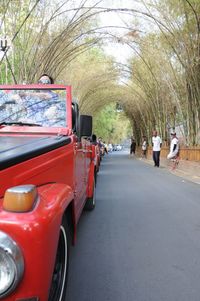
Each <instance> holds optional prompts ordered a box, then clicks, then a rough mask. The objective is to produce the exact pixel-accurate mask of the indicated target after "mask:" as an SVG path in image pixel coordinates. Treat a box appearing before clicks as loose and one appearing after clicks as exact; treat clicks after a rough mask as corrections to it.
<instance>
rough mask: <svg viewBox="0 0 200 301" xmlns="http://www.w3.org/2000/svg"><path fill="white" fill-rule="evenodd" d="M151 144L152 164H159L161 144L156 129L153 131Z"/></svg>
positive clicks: (157, 165) (156, 165)
mask: <svg viewBox="0 0 200 301" xmlns="http://www.w3.org/2000/svg"><path fill="white" fill-rule="evenodd" d="M152 146H153V161H154V166H155V167H159V166H160V150H161V146H162V139H161V138H160V137H159V136H158V133H157V131H153V137H152Z"/></svg>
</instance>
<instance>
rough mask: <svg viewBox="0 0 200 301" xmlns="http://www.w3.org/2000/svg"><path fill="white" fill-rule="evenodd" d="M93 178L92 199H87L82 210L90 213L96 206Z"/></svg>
mask: <svg viewBox="0 0 200 301" xmlns="http://www.w3.org/2000/svg"><path fill="white" fill-rule="evenodd" d="M95 186H96V184H95V176H94V179H93V194H92V197H91V198H88V199H87V201H86V203H85V207H84V209H85V210H87V211H91V210H93V209H94V208H95V205H96V189H95Z"/></svg>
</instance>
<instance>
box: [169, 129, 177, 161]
mask: <svg viewBox="0 0 200 301" xmlns="http://www.w3.org/2000/svg"><path fill="white" fill-rule="evenodd" d="M171 137H172V139H171V143H170V151H169V154H168V155H167V159H176V157H177V156H178V153H179V141H178V138H177V137H176V133H171Z"/></svg>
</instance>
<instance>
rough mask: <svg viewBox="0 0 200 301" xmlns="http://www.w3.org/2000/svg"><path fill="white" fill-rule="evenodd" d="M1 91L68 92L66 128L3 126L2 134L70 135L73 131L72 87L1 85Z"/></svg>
mask: <svg viewBox="0 0 200 301" xmlns="http://www.w3.org/2000/svg"><path fill="white" fill-rule="evenodd" d="M0 90H10V91H13V90H27V91H29V90H44V91H45V90H52V91H53V90H65V91H66V124H67V126H66V127H50V126H49V127H44V126H39V127H38V126H26V125H25V126H19V125H1V126H0V133H1V132H19V128H20V132H31V133H32V132H36V133H42V132H44V133H47V132H48V133H61V132H62V133H69V132H70V131H71V129H72V110H71V106H72V95H71V86H65V85H55V84H51V85H43V84H32V85H0Z"/></svg>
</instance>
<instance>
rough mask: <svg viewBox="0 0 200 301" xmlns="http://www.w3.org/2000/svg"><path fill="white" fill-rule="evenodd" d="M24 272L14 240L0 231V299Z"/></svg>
mask: <svg viewBox="0 0 200 301" xmlns="http://www.w3.org/2000/svg"><path fill="white" fill-rule="evenodd" d="M23 272H24V259H23V255H22V252H21V250H20V248H19V247H18V245H17V244H16V243H15V241H14V240H13V239H12V238H11V237H10V236H8V235H7V234H6V233H4V232H2V231H0V299H1V298H2V297H4V296H6V295H8V294H10V293H11V292H12V291H13V290H14V289H15V287H16V286H17V285H18V283H19V281H20V280H21V278H22V275H23Z"/></svg>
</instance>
